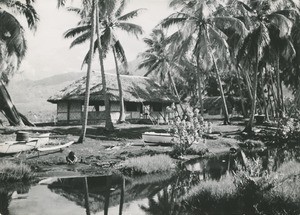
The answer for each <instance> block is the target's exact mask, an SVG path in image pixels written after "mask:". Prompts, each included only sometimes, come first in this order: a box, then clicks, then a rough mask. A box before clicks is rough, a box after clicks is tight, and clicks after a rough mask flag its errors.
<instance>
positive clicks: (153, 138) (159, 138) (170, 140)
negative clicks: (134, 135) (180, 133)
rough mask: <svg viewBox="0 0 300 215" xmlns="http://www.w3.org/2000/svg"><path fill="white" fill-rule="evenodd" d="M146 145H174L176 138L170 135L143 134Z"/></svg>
mask: <svg viewBox="0 0 300 215" xmlns="http://www.w3.org/2000/svg"><path fill="white" fill-rule="evenodd" d="M142 138H143V140H144V142H145V143H155V144H174V143H175V142H176V139H177V138H176V136H174V135H173V134H170V133H156V132H145V133H143V134H142Z"/></svg>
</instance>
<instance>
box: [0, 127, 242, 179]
mask: <svg viewBox="0 0 300 215" xmlns="http://www.w3.org/2000/svg"><path fill="white" fill-rule="evenodd" d="M168 128H169V126H168V125H135V124H120V125H115V131H114V132H106V131H105V130H104V126H103V125H99V126H89V127H88V129H87V137H86V139H85V141H84V143H83V144H73V145H72V146H70V147H69V148H66V149H64V150H63V151H62V152H59V151H56V152H52V153H40V154H39V156H38V153H37V152H30V153H24V154H21V155H20V156H19V157H16V156H14V157H2V158H0V159H12V160H15V161H22V162H24V163H27V164H29V165H30V166H31V167H32V169H33V170H34V171H35V172H37V174H38V175H39V176H41V177H47V176H68V175H80V174H95V175H96V174H106V173H108V172H111V171H114V169H115V167H116V165H117V164H119V163H120V162H122V161H124V160H125V159H127V158H130V157H136V156H141V155H153V154H159V153H168V152H170V151H171V150H172V148H171V147H167V146H148V145H145V144H144V142H143V140H142V133H143V132H145V131H156V132H163V131H167V130H168ZM242 128H243V126H241V125H238V124H237V123H235V124H233V125H226V126H224V125H222V122H221V121H215V122H213V134H212V135H211V136H212V137H213V138H214V139H207V141H206V143H207V146H208V148H209V154H216V153H221V152H224V151H227V150H229V148H231V147H237V144H238V143H239V141H240V140H239V136H238V135H236V134H235V132H237V131H241V130H242ZM80 129H81V126H55V127H35V128H29V127H22V128H20V127H19V128H13V127H2V128H1V127H0V135H1V136H0V142H4V141H7V140H15V138H16V134H15V132H17V131H19V130H22V131H28V132H30V135H33V136H34V135H37V134H38V133H45V132H51V137H52V138H51V142H55V143H57V142H61V143H64V142H68V141H71V140H74V141H77V139H78V137H79V134H80ZM71 150H72V151H74V152H75V154H76V155H77V157H78V158H79V162H78V163H77V164H75V165H67V164H66V161H65V157H66V156H67V154H68V153H69V152H70V151H71Z"/></svg>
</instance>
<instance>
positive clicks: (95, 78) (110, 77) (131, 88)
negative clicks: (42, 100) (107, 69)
mask: <svg viewBox="0 0 300 215" xmlns="http://www.w3.org/2000/svg"><path fill="white" fill-rule="evenodd" d="M105 77H106V83H107V89H108V96H109V100H110V101H119V91H118V83H117V76H116V75H115V74H110V73H107V74H106V75H105ZM85 83H86V77H82V78H81V79H79V80H77V81H75V82H74V83H72V84H70V85H69V86H67V87H65V88H64V89H62V90H61V91H59V92H58V93H57V94H55V95H53V96H51V97H50V98H49V99H48V101H49V102H51V103H57V102H58V101H84V96H85ZM121 83H122V88H123V95H124V101H128V102H163V103H171V102H175V101H177V99H176V97H175V96H174V95H173V94H171V93H170V92H169V91H167V90H166V89H163V88H162V87H161V86H160V85H159V84H157V83H156V82H155V81H154V80H152V79H150V78H147V77H142V76H129V75H121ZM90 86H91V94H90V102H91V101H92V102H97V101H103V100H104V96H103V90H102V78H101V75H100V72H97V73H96V72H92V73H91V82H90Z"/></svg>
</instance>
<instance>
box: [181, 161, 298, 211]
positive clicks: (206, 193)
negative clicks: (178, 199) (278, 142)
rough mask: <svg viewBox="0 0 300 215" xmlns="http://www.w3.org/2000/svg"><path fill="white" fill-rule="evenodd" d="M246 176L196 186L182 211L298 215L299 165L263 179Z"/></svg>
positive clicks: (244, 173)
mask: <svg viewBox="0 0 300 215" xmlns="http://www.w3.org/2000/svg"><path fill="white" fill-rule="evenodd" d="M250 172H251V171H250ZM250 172H245V171H240V172H238V173H236V174H235V175H226V176H224V177H223V178H221V180H220V181H213V180H208V181H204V182H200V184H199V185H197V186H195V187H193V188H192V189H191V190H190V192H189V193H188V194H187V195H186V196H184V197H183V201H182V204H183V207H184V208H185V210H186V212H187V213H188V214H291V215H293V214H294V215H296V214H297V215H298V214H300V203H299V199H300V167H299V163H297V162H289V163H287V164H285V165H283V166H282V167H281V168H280V169H279V170H278V171H277V172H272V173H270V174H265V175H263V176H257V175H256V176H255V175H251V174H250Z"/></svg>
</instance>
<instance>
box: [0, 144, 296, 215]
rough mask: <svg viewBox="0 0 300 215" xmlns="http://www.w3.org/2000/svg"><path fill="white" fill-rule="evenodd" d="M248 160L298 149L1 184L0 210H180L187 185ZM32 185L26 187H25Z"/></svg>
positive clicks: (270, 159)
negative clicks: (148, 171) (152, 169)
mask: <svg viewBox="0 0 300 215" xmlns="http://www.w3.org/2000/svg"><path fill="white" fill-rule="evenodd" d="M247 159H248V160H249V159H251V160H260V162H261V168H262V169H264V170H266V171H273V170H277V169H278V168H279V167H280V166H281V164H282V163H284V162H287V161H290V160H296V161H300V152H299V148H297V149H288V148H281V149H272V150H265V149H260V150H256V151H245V154H243V152H233V153H227V154H223V155H219V156H214V157H210V158H205V159H204V158H202V159H197V160H191V161H188V162H184V163H181V164H180V165H179V166H178V167H177V169H176V171H175V172H172V173H160V174H154V175H145V176H140V177H136V178H125V177H123V176H122V175H109V176H89V177H68V178H57V179H55V180H49V181H48V182H49V183H48V184H47V185H46V186H45V185H34V186H32V187H31V188H30V187H29V185H18V186H17V185H16V186H13V185H11V184H10V186H8V187H7V188H4V187H6V186H7V185H2V184H1V185H0V214H2V215H9V214H14V215H18V214H24V211H27V212H28V214H32V215H34V214H41V211H43V214H84V213H85V214H88V215H90V214H104V215H106V214H119V215H122V214H125V215H126V214H130V215H133V214H137V215H142V214H153V215H154V214H155V215H178V214H183V209H182V207H181V206H180V204H179V202H180V201H181V199H182V197H183V196H184V195H186V194H187V193H188V192H189V190H190V189H191V187H193V186H195V185H197V184H199V183H201V182H202V181H204V180H207V179H213V180H219V179H220V178H221V177H222V175H224V174H226V173H227V172H229V171H234V170H235V169H236V168H237V167H236V164H237V162H236V161H237V160H238V161H239V163H243V162H244V163H245V162H247ZM29 188H30V189H29Z"/></svg>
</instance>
